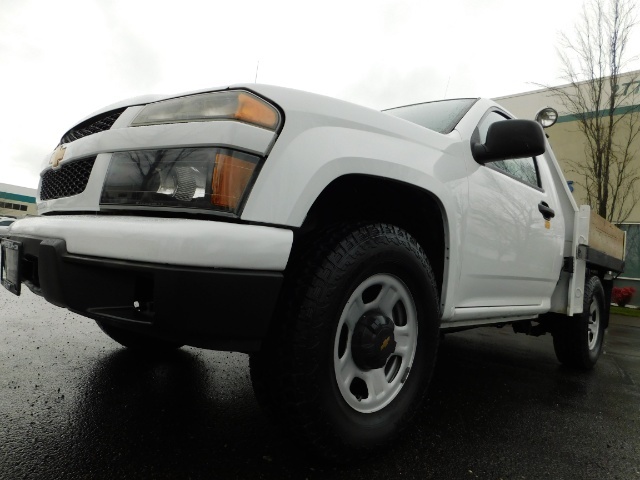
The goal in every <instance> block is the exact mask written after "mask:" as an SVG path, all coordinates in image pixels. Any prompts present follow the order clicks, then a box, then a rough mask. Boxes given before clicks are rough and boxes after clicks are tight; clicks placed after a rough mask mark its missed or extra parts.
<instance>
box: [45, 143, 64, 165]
mask: <svg viewBox="0 0 640 480" xmlns="http://www.w3.org/2000/svg"><path fill="white" fill-rule="evenodd" d="M66 149H67V148H66V147H65V146H64V145H62V144H61V145H58V148H56V149H55V150H54V151H53V153H52V154H51V158H50V159H49V164H50V165H51V166H52V167H53V168H58V166H59V165H60V162H61V161H62V159H63V158H64V151H65V150H66Z"/></svg>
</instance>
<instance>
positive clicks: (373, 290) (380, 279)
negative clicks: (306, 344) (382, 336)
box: [333, 274, 418, 413]
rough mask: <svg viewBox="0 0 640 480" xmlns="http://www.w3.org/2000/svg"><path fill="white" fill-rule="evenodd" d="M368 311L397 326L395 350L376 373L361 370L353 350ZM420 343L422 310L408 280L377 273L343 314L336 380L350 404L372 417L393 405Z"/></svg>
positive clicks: (337, 343) (336, 350)
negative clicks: (416, 304) (419, 318)
mask: <svg viewBox="0 0 640 480" xmlns="http://www.w3.org/2000/svg"><path fill="white" fill-rule="evenodd" d="M368 313H382V314H383V315H384V316H385V317H387V318H389V319H391V320H392V321H393V324H394V330H393V335H394V337H395V341H396V347H395V351H394V352H393V353H392V354H391V355H390V356H389V358H388V359H387V361H386V364H385V365H384V367H381V368H376V369H363V368H360V367H359V366H358V365H357V364H356V362H355V361H354V357H353V352H352V348H351V347H352V338H353V333H354V329H355V327H356V325H357V324H358V321H359V320H360V319H361V318H363V317H364V315H365V314H368ZM417 341H418V318H417V310H416V306H415V302H414V300H413V297H412V295H411V292H410V291H409V289H408V287H407V286H406V285H405V284H404V282H402V280H400V279H399V278H398V277H396V276H394V275H391V274H377V275H373V276H371V277H369V278H367V279H366V280H365V281H364V282H362V283H361V284H360V285H358V287H357V288H356V289H355V291H354V292H353V294H352V295H351V297H350V298H349V301H348V302H347V304H346V305H345V307H344V309H343V311H342V315H341V316H340V321H339V323H338V328H337V330H336V338H335V341H334V349H333V352H334V353H333V365H334V371H335V377H336V382H337V384H338V387H339V389H340V393H341V394H342V397H343V398H344V400H345V401H346V402H347V404H348V405H349V406H350V407H351V408H353V409H354V410H356V411H358V412H360V413H372V412H376V411H378V410H381V409H383V408H384V407H386V406H387V405H388V404H389V403H391V401H393V399H394V398H396V396H397V395H398V393H400V390H401V389H402V387H403V385H404V382H405V381H406V380H407V377H408V375H409V371H410V369H411V365H412V364H413V359H414V356H415V352H416V346H417Z"/></svg>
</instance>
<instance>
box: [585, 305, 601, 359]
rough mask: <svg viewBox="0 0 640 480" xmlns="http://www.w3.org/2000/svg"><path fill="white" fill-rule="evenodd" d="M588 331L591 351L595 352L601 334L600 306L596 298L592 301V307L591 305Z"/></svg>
mask: <svg viewBox="0 0 640 480" xmlns="http://www.w3.org/2000/svg"><path fill="white" fill-rule="evenodd" d="M588 329H589V331H588V332H587V335H588V340H589V350H593V349H594V348H595V347H596V345H597V343H598V335H599V334H600V306H599V305H598V300H597V299H596V298H595V297H594V298H593V299H592V300H591V305H589V325H588Z"/></svg>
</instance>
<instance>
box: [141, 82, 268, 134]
mask: <svg viewBox="0 0 640 480" xmlns="http://www.w3.org/2000/svg"><path fill="white" fill-rule="evenodd" d="M210 120H238V121H241V122H246V123H250V124H252V125H257V126H259V127H263V128H267V129H269V130H277V128H278V126H279V125H280V113H279V112H278V110H277V109H276V108H275V107H274V106H273V105H270V104H269V103H267V102H266V101H264V100H262V99H261V98H259V97H256V96H255V95H253V94H251V93H249V92H243V91H224V92H213V93H203V94H199V95H190V96H188V97H180V98H173V99H171V100H164V101H161V102H156V103H150V104H149V105H147V106H146V107H144V108H143V109H142V111H141V112H140V113H139V114H138V115H137V116H136V118H135V119H134V120H133V123H132V124H131V125H132V126H134V127H137V126H141V125H157V124H161V123H180V122H206V121H210Z"/></svg>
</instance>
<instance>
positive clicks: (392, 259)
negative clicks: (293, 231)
mask: <svg viewBox="0 0 640 480" xmlns="http://www.w3.org/2000/svg"><path fill="white" fill-rule="evenodd" d="M316 247H317V248H316V249H315V251H314V253H313V254H311V255H309V256H308V257H306V258H304V259H303V260H302V261H301V262H300V264H299V265H298V268H297V269H296V270H295V272H296V273H295V278H293V281H292V283H291V284H290V285H289V290H288V293H289V295H290V299H289V301H288V302H287V303H288V306H287V308H286V310H285V315H284V319H283V320H284V321H283V324H282V325H281V328H280V330H276V331H274V332H272V335H271V336H270V338H269V339H268V340H267V342H266V344H265V346H264V348H263V351H261V352H260V353H258V354H255V355H253V356H252V358H251V374H252V381H253V384H254V388H255V389H256V397H257V398H258V400H259V401H260V403H261V404H263V405H265V406H266V407H268V408H269V409H270V410H272V411H273V413H277V414H278V415H277V416H278V417H284V419H285V422H286V424H287V426H288V427H289V429H290V430H291V432H292V433H293V434H294V435H296V436H297V437H298V438H301V439H302V440H303V441H305V442H306V443H307V444H309V445H310V446H311V448H312V450H313V451H314V452H315V453H317V454H319V455H320V456H322V457H325V458H328V459H331V460H335V461H341V460H345V459H348V458H350V457H351V456H352V455H353V454H357V453H362V452H366V451H370V450H372V449H374V448H377V447H379V446H380V445H382V444H385V443H388V442H389V441H391V440H392V439H393V438H394V437H395V436H396V435H397V434H398V433H399V432H400V431H401V430H402V429H403V428H405V427H406V426H407V425H408V424H409V422H410V420H411V418H412V416H413V415H414V414H415V413H416V411H417V410H418V407H419V406H420V404H421V401H422V399H423V397H424V394H425V391H426V388H427V386H428V383H429V380H430V377H431V373H432V371H433V368H434V363H435V357H436V350H437V345H438V339H439V317H440V315H439V306H438V294H437V289H436V284H435V280H434V277H433V273H432V271H431V267H430V266H429V262H428V260H427V257H426V255H425V253H424V251H423V250H422V249H421V248H420V246H419V245H418V244H417V242H416V241H415V240H414V239H413V238H412V237H411V236H410V235H409V234H408V233H407V232H405V231H404V230H402V229H400V228H398V227H396V226H393V225H387V224H370V225H363V226H361V227H352V228H343V229H340V230H336V231H334V232H332V233H330V234H328V235H327V236H326V237H324V238H322V239H320V240H319V241H318V243H317V244H316Z"/></svg>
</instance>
